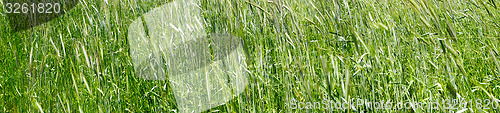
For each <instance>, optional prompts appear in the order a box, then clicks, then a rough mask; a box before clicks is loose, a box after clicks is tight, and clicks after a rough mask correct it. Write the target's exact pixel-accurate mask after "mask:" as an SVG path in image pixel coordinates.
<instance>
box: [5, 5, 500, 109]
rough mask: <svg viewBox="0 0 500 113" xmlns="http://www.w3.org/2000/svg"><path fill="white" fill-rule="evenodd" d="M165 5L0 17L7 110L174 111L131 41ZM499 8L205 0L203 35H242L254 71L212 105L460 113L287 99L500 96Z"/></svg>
mask: <svg viewBox="0 0 500 113" xmlns="http://www.w3.org/2000/svg"><path fill="white" fill-rule="evenodd" d="M83 1H85V2H83ZM165 3H167V2H166V1H161V0H108V1H107V3H106V2H104V1H101V0H89V1H86V0H82V1H81V2H80V4H79V5H78V6H77V7H75V8H74V9H73V10H71V11H69V12H67V14H66V15H65V16H62V17H59V18H57V19H55V20H54V21H51V22H49V23H46V24H44V25H41V26H38V27H35V28H34V29H32V30H28V31H23V32H18V33H12V32H11V30H10V28H9V26H8V19H7V17H6V15H5V14H4V12H2V13H0V65H1V66H0V67H1V69H0V89H1V90H0V112H40V111H44V112H171V111H175V110H176V109H177V105H176V103H175V97H174V94H173V93H172V91H170V86H169V85H168V84H170V82H169V81H147V80H142V79H140V78H138V77H137V76H136V75H135V74H134V67H133V65H132V61H131V57H130V56H129V55H130V53H129V45H128V41H127V28H128V25H129V24H130V23H131V22H133V21H134V20H135V19H136V18H138V17H139V16H140V15H142V14H144V13H146V12H148V11H149V10H151V9H153V8H155V7H158V6H160V5H162V4H165ZM499 5H500V3H498V1H495V0H489V1H488V0H470V1H469V0H467V1H461V0H408V1H397V0H352V1H347V0H271V1H265V0H247V1H244V0H234V1H233V0H201V1H200V8H201V10H202V14H201V15H203V16H204V17H205V18H204V19H205V22H206V25H207V26H205V27H206V29H207V32H210V33H213V32H221V33H231V34H234V35H236V36H239V37H241V38H242V39H243V40H244V41H245V46H246V47H245V51H247V61H246V62H247V64H248V70H249V71H250V73H249V86H248V87H247V89H246V90H245V92H244V93H243V94H241V95H239V96H238V97H237V98H235V99H233V100H231V101H230V102H228V103H227V104H225V105H222V106H219V107H216V108H214V109H211V110H210V111H208V112H216V111H219V112H257V113H260V112H262V113H266V112H331V111H346V112H359V111H366V112H452V111H454V112H456V111H460V110H462V109H458V110H448V109H444V108H439V109H436V110H430V109H410V110H373V109H367V108H361V109H348V110H324V109H314V110H292V109H290V108H289V106H288V104H286V103H288V102H289V101H290V100H291V99H296V100H298V101H301V102H313V101H322V100H324V99H329V100H333V101H338V102H342V101H343V99H348V98H361V99H367V100H371V101H382V100H392V101H394V102H407V101H418V102H425V101H431V100H436V99H466V100H475V99H499V98H500V63H499V62H500V59H499V58H500V51H499V50H500V47H499V46H500V9H499V8H497V7H498V6H499ZM2 6H3V4H2ZM0 9H2V10H4V9H3V8H0ZM469 110H472V111H475V112H480V111H483V110H480V109H476V108H475V107H472V108H471V109H469ZM484 111H487V112H499V111H500V108H498V109H496V110H494V109H490V110H484ZM469 112H470V111H469Z"/></svg>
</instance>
